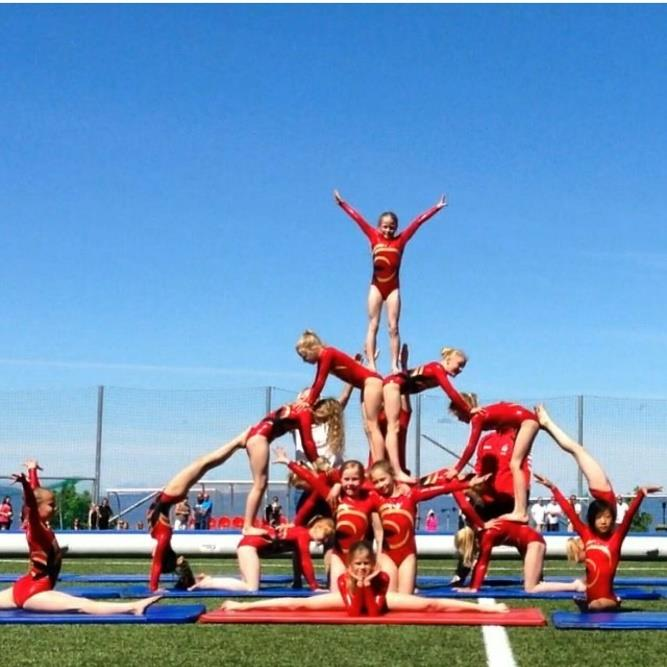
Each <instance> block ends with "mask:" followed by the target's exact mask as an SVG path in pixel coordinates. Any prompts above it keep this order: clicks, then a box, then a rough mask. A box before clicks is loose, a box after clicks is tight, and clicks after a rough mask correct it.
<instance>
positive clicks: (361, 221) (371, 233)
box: [334, 190, 376, 243]
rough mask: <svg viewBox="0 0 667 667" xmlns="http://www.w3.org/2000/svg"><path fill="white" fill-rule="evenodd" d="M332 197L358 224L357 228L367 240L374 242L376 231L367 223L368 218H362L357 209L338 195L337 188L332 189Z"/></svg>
mask: <svg viewBox="0 0 667 667" xmlns="http://www.w3.org/2000/svg"><path fill="white" fill-rule="evenodd" d="M334 199H335V200H336V204H338V206H340V207H341V208H342V209H343V210H344V211H345V213H347V214H348V215H349V216H350V217H351V218H352V220H354V221H355V222H356V223H357V225H359V229H361V231H362V232H363V233H364V234H365V235H366V237H367V238H368V240H369V241H370V242H371V243H374V242H375V237H376V232H375V229H374V227H373V226H372V225H370V224H369V222H368V220H366V218H364V216H363V215H361V213H359V211H357V210H355V209H354V208H352V206H350V205H349V204H348V203H347V202H346V201H345V200H344V199H343V198H342V197H341V195H340V192H338V190H334Z"/></svg>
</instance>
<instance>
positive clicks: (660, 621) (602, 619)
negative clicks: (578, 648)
mask: <svg viewBox="0 0 667 667" xmlns="http://www.w3.org/2000/svg"><path fill="white" fill-rule="evenodd" d="M551 622H552V623H553V624H554V627H556V628H558V629H559V630H667V612H664V611H662V612H655V611H627V612H623V611H610V612H601V613H598V614H581V613H579V612H576V611H575V612H570V611H556V612H554V613H553V614H552V615H551Z"/></svg>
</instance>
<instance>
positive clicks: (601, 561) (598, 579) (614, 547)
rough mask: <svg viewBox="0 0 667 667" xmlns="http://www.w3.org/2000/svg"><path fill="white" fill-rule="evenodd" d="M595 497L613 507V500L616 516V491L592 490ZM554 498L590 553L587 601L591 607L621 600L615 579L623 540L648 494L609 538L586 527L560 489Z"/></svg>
mask: <svg viewBox="0 0 667 667" xmlns="http://www.w3.org/2000/svg"><path fill="white" fill-rule="evenodd" d="M590 491H591V495H593V496H594V497H595V498H596V499H597V500H602V501H603V502H606V503H608V504H609V501H608V499H611V500H612V503H613V505H612V507H611V509H612V512H613V507H614V505H615V502H616V501H615V499H614V496H613V492H612V491H602V492H601V491H597V490H596V491H595V493H593V489H590ZM552 492H553V494H554V498H555V499H556V501H557V502H558V504H559V505H560V506H561V508H562V510H563V513H564V514H565V516H567V518H568V519H569V521H570V523H571V524H572V526H573V528H574V530H575V531H576V532H577V533H578V535H579V537H581V540H582V542H583V543H584V551H585V553H586V563H585V565H586V600H587V601H588V603H589V604H590V603H591V602H593V601H594V600H599V599H601V598H604V599H607V600H617V599H618V598H617V597H616V595H615V594H614V576H615V575H616V569H617V568H618V562H619V560H620V558H621V546H622V544H623V540H624V539H625V536H626V535H627V533H628V530H629V529H630V524H631V523H632V519H633V517H634V515H635V514H636V512H637V510H638V509H639V506H640V505H641V502H642V500H643V499H644V495H645V494H644V492H643V491H639V493H637V495H636V496H635V497H634V499H633V501H632V502H631V503H630V507H629V508H628V511H627V512H626V513H625V516H624V517H623V522H622V523H621V525H620V526H618V527H617V528H616V529H615V530H614V531H613V532H612V533H610V534H609V535H598V534H597V533H595V532H594V531H593V530H592V529H591V527H590V526H589V525H588V524H586V523H584V522H583V521H582V520H581V518H580V517H579V515H578V514H577V513H576V512H575V510H574V508H573V507H572V505H570V503H569V501H568V500H567V498H565V496H564V495H563V494H562V493H561V492H560V490H559V489H558V488H556V487H552Z"/></svg>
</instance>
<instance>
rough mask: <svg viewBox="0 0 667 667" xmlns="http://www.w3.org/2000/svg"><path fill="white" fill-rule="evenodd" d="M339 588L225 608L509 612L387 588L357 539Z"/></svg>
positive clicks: (365, 612)
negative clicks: (299, 596)
mask: <svg viewBox="0 0 667 667" xmlns="http://www.w3.org/2000/svg"><path fill="white" fill-rule="evenodd" d="M338 587H339V591H337V592H335V593H325V594H322V595H315V596H313V597H310V598H301V599H294V598H275V599H273V600H259V601H257V602H236V601H234V600H226V601H225V602H223V604H222V607H221V609H224V610H225V611H249V610H255V609H263V610H272V611H276V610H284V611H337V610H342V609H345V610H346V611H347V612H348V614H349V615H350V616H379V615H380V614H383V613H386V612H387V611H412V612H437V611H469V612H492V613H494V612H495V613H497V612H506V611H508V608H507V605H504V604H499V603H496V602H479V603H475V602H466V601H463V600H447V599H438V598H422V597H419V596H417V595H409V594H405V593H391V592H389V591H388V587H389V576H388V575H387V574H386V573H384V572H382V571H381V570H380V569H379V568H378V565H377V560H376V558H375V553H374V552H373V547H372V546H371V545H370V544H369V543H368V542H357V543H356V544H354V545H353V546H352V548H351V549H350V552H349V560H348V567H347V571H346V572H344V573H343V574H341V575H340V577H339V579H338Z"/></svg>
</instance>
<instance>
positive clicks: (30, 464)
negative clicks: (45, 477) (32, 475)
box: [23, 459, 43, 470]
mask: <svg viewBox="0 0 667 667" xmlns="http://www.w3.org/2000/svg"><path fill="white" fill-rule="evenodd" d="M23 465H24V466H25V467H26V468H27V469H28V470H43V468H42V466H41V465H39V463H37V460H36V459H28V460H27V461H26V462H25V463H24V464H23Z"/></svg>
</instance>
